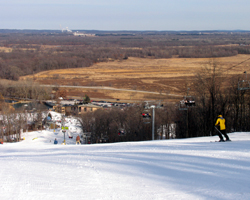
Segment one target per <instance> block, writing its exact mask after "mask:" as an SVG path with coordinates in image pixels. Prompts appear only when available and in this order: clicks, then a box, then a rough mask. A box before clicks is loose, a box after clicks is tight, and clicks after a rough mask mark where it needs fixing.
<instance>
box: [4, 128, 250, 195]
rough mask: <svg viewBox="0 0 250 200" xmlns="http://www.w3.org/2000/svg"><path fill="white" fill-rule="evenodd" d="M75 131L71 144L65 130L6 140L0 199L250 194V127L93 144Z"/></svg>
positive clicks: (48, 131) (31, 133) (42, 132)
mask: <svg viewBox="0 0 250 200" xmlns="http://www.w3.org/2000/svg"><path fill="white" fill-rule="evenodd" d="M76 134H77V133H75V134H74V138H73V139H69V138H68V137H66V143H67V145H61V142H62V141H63V138H64V136H63V133H62V132H61V131H59V130H56V131H55V132H54V130H47V131H36V132H29V133H24V135H23V137H25V140H23V141H22V142H19V143H9V144H7V143H4V144H2V145H0V199H1V200H5V199H8V200H9V199H13V200H14V199H15V200H18V199H20V200H21V199H24V200H29V199H30V200H34V199H41V200H46V199H53V200H57V199H67V200H68V199H70V200H75V199H88V200H91V199H108V200H109V199H114V200H116V199H118V200H123V199H124V200H125V199H126V200H130V199H136V200H137V199H141V200H146V199H150V200H151V199H157V200H158V199H164V200H166V199H174V200H176V199H191V200H195V199H220V200H223V199H232V200H235V199H239V200H244V199H245V200H247V199H250V189H249V185H250V133H231V134H229V137H230V139H231V140H232V142H224V143H221V142H214V141H215V140H218V137H217V136H213V137H202V138H190V139H174V140H155V141H144V142H124V143H113V144H90V145H89V144H87V145H75V136H76ZM34 138H36V139H34ZM55 138H57V139H58V141H59V144H58V145H54V144H53V140H54V139H55ZM211 141H213V142H211Z"/></svg>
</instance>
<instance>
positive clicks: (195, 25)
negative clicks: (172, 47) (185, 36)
mask: <svg viewBox="0 0 250 200" xmlns="http://www.w3.org/2000/svg"><path fill="white" fill-rule="evenodd" d="M0 19H1V20H0V29H53V30H59V29H60V25H61V26H62V28H65V27H68V28H69V29H72V30H76V29H81V30H236V29H241V30H250V23H249V19H250V0H124V1H119V0H70V1H69V0H35V1H34V0H0Z"/></svg>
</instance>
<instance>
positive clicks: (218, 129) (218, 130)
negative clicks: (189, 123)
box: [214, 126, 222, 135]
mask: <svg viewBox="0 0 250 200" xmlns="http://www.w3.org/2000/svg"><path fill="white" fill-rule="evenodd" d="M214 128H215V129H216V130H217V131H218V132H219V133H220V134H221V135H222V133H221V132H220V130H219V129H218V128H217V127H216V126H215V127H214Z"/></svg>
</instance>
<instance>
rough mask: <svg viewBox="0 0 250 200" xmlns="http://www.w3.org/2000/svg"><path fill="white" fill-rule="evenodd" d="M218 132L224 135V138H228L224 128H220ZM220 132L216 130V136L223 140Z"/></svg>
mask: <svg viewBox="0 0 250 200" xmlns="http://www.w3.org/2000/svg"><path fill="white" fill-rule="evenodd" d="M220 132H221V133H222V134H223V135H224V137H225V138H226V140H229V137H228V135H227V133H226V129H225V130H220ZM220 132H218V136H219V137H220V139H221V140H223V136H222V134H221V133H220Z"/></svg>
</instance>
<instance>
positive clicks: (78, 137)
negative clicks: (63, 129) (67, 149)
mask: <svg viewBox="0 0 250 200" xmlns="http://www.w3.org/2000/svg"><path fill="white" fill-rule="evenodd" d="M77 143H78V144H81V143H80V136H79V135H78V136H77V137H76V144H77Z"/></svg>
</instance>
